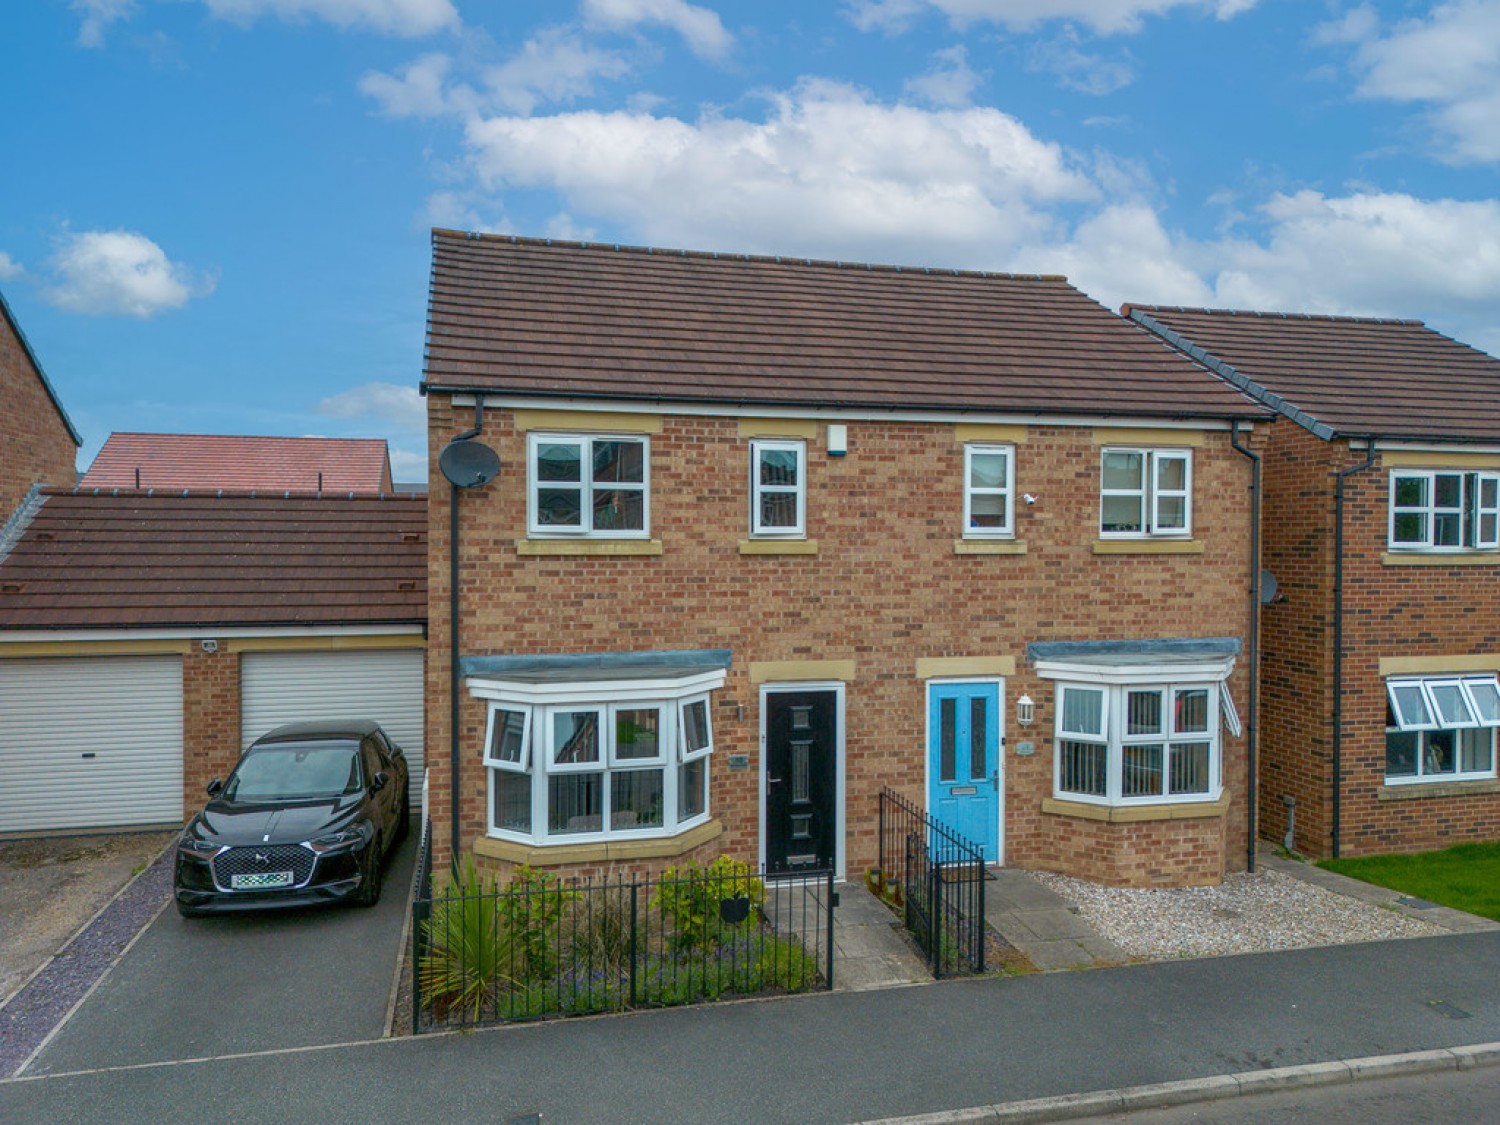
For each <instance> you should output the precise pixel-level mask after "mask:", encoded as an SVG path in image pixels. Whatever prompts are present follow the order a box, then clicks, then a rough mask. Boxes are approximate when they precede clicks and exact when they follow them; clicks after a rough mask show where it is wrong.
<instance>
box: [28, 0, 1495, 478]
mask: <svg viewBox="0 0 1500 1125" xmlns="http://www.w3.org/2000/svg"><path fill="white" fill-rule="evenodd" d="M0 102H3V104H4V105H5V106H6V107H7V110H6V112H5V114H4V115H3V118H0V292H3V293H4V295H5V297H6V300H7V301H8V303H9V304H10V306H11V308H12V310H13V311H14V312H15V313H16V316H17V319H18V320H19V321H20V323H21V326H22V328H23V330H24V331H25V332H26V334H27V336H28V338H29V340H30V342H31V344H32V347H33V350H34V351H35V352H36V353H37V355H38V358H39V359H40V361H41V364H42V367H43V369H44V370H45V371H46V373H47V376H48V378H49V380H50V381H51V382H52V384H53V386H54V387H55V388H56V390H57V391H58V393H59V395H60V397H61V399H62V401H63V404H64V406H65V408H66V409H67V411H68V413H69V415H70V417H71V418H72V420H73V422H74V424H75V426H76V427H77V428H78V430H79V431H80V432H81V434H82V436H83V439H84V445H83V448H82V450H81V452H80V459H79V462H80V467H81V468H83V467H87V465H88V463H89V462H90V461H91V460H92V458H93V455H94V454H95V453H96V452H97V451H98V449H99V446H100V445H101V444H103V441H104V439H105V438H106V437H107V436H108V435H109V433H110V432H112V431H171V432H183V433H238V434H270V435H285V436H301V435H326V436H332V437H383V438H386V439H387V440H388V441H389V442H390V446H391V453H392V462H393V468H394V470H395V475H396V479H397V480H398V481H412V480H420V479H422V478H423V476H424V475H425V443H426V437H425V428H424V404H423V401H422V399H421V397H420V396H419V394H418V391H417V387H418V384H419V383H420V381H421V375H422V348H423V338H424V330H425V318H426V301H427V282H428V275H429V269H430V236H429V231H430V229H431V228H432V227H434V226H441V227H450V228H458V229H464V230H482V231H492V232H499V233H506V234H521V235H530V236H538V237H553V238H567V239H584V240H590V241H601V242H609V243H622V244H632V245H650V246H657V247H666V248H674V249H676V248H685V249H694V250H717V251H725V252H735V253H756V254H780V255H787V256H795V257H813V258H826V259H837V260H842V261H858V262H877V263H884V264H896V265H909V266H941V267H961V268H966V269H982V270H995V271H1002V272H1020V273H1048V274H1064V275H1066V276H1067V277H1068V278H1069V280H1071V281H1072V282H1073V283H1074V284H1075V285H1077V286H1078V287H1079V288H1081V289H1082V290H1083V291H1084V292H1086V293H1088V294H1089V295H1090V296H1091V297H1093V298H1095V299H1096V300H1098V301H1100V302H1101V303H1103V304H1105V305H1107V306H1108V307H1110V308H1112V309H1118V308H1119V306H1120V305H1121V304H1122V303H1124V302H1127V301H1129V302H1135V303H1146V304H1173V305H1179V304H1181V305H1193V306H1209V307H1215V308H1238V309H1258V310H1263V311H1281V312H1319V313H1337V314H1344V315H1359V316H1381V317H1401V318H1416V319H1421V320H1425V321H1426V322H1427V323H1428V324H1430V325H1431V326H1432V327H1434V328H1436V329H1437V330H1439V331H1441V332H1444V333H1447V334H1449V335H1452V336H1454V337H1456V338H1458V339H1460V340H1462V341H1464V342H1465V343H1468V344H1471V345H1473V346H1475V347H1479V348H1482V349H1484V350H1486V351H1489V352H1491V353H1493V354H1500V179H1497V174H1500V0H1445V2H1440V3H1433V2H1431V0H1424V2H1403V0H1389V2H1368V3H1349V2H1344V0H827V2H818V0H800V2H783V0H754V2H730V0H702V2H690V0H551V2H526V0H10V3H9V4H7V10H6V19H5V21H4V26H3V27H0Z"/></svg>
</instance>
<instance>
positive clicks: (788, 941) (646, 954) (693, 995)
mask: <svg viewBox="0 0 1500 1125" xmlns="http://www.w3.org/2000/svg"><path fill="white" fill-rule="evenodd" d="M720 862H721V863H722V862H723V861H720ZM418 886H419V889H420V888H421V880H419V881H418ZM835 901H836V900H835V898H834V891H833V872H832V871H818V872H813V873H811V874H803V875H801V876H799V878H797V879H796V880H795V881H793V880H780V879H766V878H764V877H763V876H761V875H759V874H757V873H755V872H754V870H753V869H751V868H749V867H748V866H746V865H736V866H734V867H733V868H727V869H726V868H724V867H721V866H717V865H710V866H709V867H707V868H693V869H691V870H685V871H684V870H681V869H679V871H678V872H677V873H671V872H669V873H668V874H667V875H664V876H661V877H657V878H650V879H638V880H584V881H573V880H559V879H556V878H553V877H551V876H546V875H542V874H540V873H538V872H536V871H531V870H526V869H522V870H520V871H518V872H517V873H516V874H515V875H514V876H512V878H511V879H510V881H509V882H508V883H506V884H504V885H503V886H502V885H500V884H499V883H498V882H497V881H496V880H495V879H493V878H491V877H486V876H484V875H482V874H480V873H478V872H476V871H475V869H474V867H473V865H472V863H470V864H469V865H467V866H466V867H465V869H464V870H463V871H462V872H461V873H456V874H455V876H454V877H453V878H450V879H449V880H448V881H447V882H446V884H445V885H444V886H441V887H439V888H437V889H435V890H434V889H432V888H431V887H430V886H429V887H428V888H427V893H426V894H422V895H419V897H418V898H417V899H416V901H415V902H414V903H413V909H412V919H413V925H412V969H413V971H412V1029H413V1031H414V1032H420V1031H424V1030H428V1029H431V1028H434V1027H451V1026H472V1025H476V1024H486V1023H498V1022H506V1021H512V1020H528V1019H545V1018H550V1017H557V1016H571V1015H585V1014H590V1013H595V1012H608V1011H619V1010H623V1009H626V1008H647V1007H666V1006H670V1005H675V1004H697V1003H704V1002H707V1001H712V1000H720V999H729V998H738V997H744V996H755V995H765V994H774V993H788V992H805V991H812V990H815V989H828V988H832V986H833V941H832V932H833V907H834V904H835Z"/></svg>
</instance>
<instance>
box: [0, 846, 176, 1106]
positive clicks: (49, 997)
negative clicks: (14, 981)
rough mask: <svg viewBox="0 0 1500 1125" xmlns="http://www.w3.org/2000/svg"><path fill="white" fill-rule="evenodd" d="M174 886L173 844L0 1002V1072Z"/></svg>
mask: <svg viewBox="0 0 1500 1125" xmlns="http://www.w3.org/2000/svg"><path fill="white" fill-rule="evenodd" d="M171 892H172V849H171V848H168V849H167V850H166V851H164V852H162V854H161V855H160V856H158V857H157V858H156V861H155V862H154V863H152V864H151V866H150V867H148V868H147V869H146V870H145V871H144V872H142V873H141V875H140V876H139V877H138V878H137V879H136V880H135V881H134V882H132V883H131V884H129V885H128V886H127V887H126V888H125V889H124V890H123V891H121V892H120V894H119V896H118V897H117V898H116V899H115V900H114V901H113V902H111V903H110V904H109V905H108V906H106V907H105V908H104V910H103V911H101V912H100V914H99V916H98V917H96V918H95V919H94V920H93V921H92V922H90V923H89V925H88V926H87V928H85V929H84V930H83V931H82V932H80V933H79V934H78V935H77V936H76V937H74V938H73V940H72V941H71V942H69V943H68V944H67V946H65V947H64V948H63V949H62V950H61V951H60V952H59V953H58V954H57V955H56V956H55V957H54V958H53V959H52V960H51V961H50V962H49V963H48V964H47V966H46V967H45V968H44V969H42V971H41V972H40V973H38V974H37V975H36V976H35V977H33V978H32V979H31V981H30V982H29V983H28V984H27V985H26V986H25V987H24V988H22V989H21V990H20V991H19V992H17V993H16V994H15V995H14V996H12V997H11V998H10V1000H9V1002H8V1003H7V1004H6V1005H5V1007H3V1008H0V1078H9V1077H12V1076H13V1075H14V1074H15V1073H16V1071H17V1070H18V1069H20V1067H21V1065H22V1064H23V1063H24V1062H25V1061H26V1060H27V1059H28V1058H30V1057H31V1053H32V1052H33V1051H35V1050H36V1049H37V1047H38V1046H39V1045H40V1044H41V1042H42V1041H43V1040H44V1039H46V1038H47V1036H48V1035H50V1034H51V1032H52V1029H53V1028H55V1027H56V1026H57V1025H58V1024H59V1023H60V1022H62V1019H63V1017H64V1016H66V1015H67V1014H68V1012H69V1011H71V1010H72V1008H73V1005H75V1004H77V1003H78V1001H79V1000H81V999H83V997H84V996H85V995H87V993H88V991H89V989H91V988H93V987H94V985H95V983H97V982H98V980H99V979H100V978H101V977H102V976H104V974H105V973H107V972H108V971H109V969H110V967H111V966H112V965H113V964H114V963H115V961H116V960H117V959H118V958H119V956H120V954H121V953H122V952H123V951H124V949H125V947H126V946H127V945H129V944H130V943H131V941H133V940H134V939H135V936H136V935H137V934H139V933H140V932H141V931H142V930H143V929H145V928H146V926H147V924H148V923H150V921H151V919H153V918H154V917H156V915H157V913H158V912H159V911H160V910H161V908H162V906H163V905H164V904H165V903H166V902H167V900H168V899H169V898H170V896H171Z"/></svg>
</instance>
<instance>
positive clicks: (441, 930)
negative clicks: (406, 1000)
mask: <svg viewBox="0 0 1500 1125" xmlns="http://www.w3.org/2000/svg"><path fill="white" fill-rule="evenodd" d="M500 894H501V892H500V888H499V884H498V883H497V882H496V881H495V880H494V879H493V878H486V877H485V876H483V875H482V874H480V872H479V871H478V870H477V869H476V868H475V866H474V857H473V856H468V857H466V859H465V863H464V867H463V869H462V870H461V871H460V870H457V869H455V871H454V874H453V877H452V878H451V879H450V880H449V881H448V884H447V886H446V887H444V888H443V891H442V892H441V893H440V894H439V895H436V896H434V898H433V903H432V915H431V917H429V918H428V919H427V920H426V921H424V922H423V923H422V936H423V939H424V940H423V944H424V946H425V949H424V952H423V953H422V954H421V956H420V958H419V959H418V961H417V966H416V976H417V985H418V988H419V989H420V991H421V996H422V1000H423V1002H424V1003H425V1004H426V1006H427V1007H428V1008H429V1009H431V1010H432V1012H433V1013H434V1014H435V1015H436V1016H438V1018H442V1017H443V1015H444V1013H448V1012H455V1011H456V1012H458V1013H459V1014H460V1016H461V1017H462V1018H464V1019H467V1020H477V1019H479V1016H480V1013H481V1011H482V1010H483V1008H484V1004H485V1001H486V999H487V998H489V997H490V996H492V995H494V993H495V992H496V990H498V989H499V988H501V987H503V986H504V985H506V984H508V983H510V982H511V976H510V972H511V971H512V970H513V969H514V960H515V951H514V948H513V946H512V944H511V941H510V935H509V932H508V931H507V928H506V925H505V922H504V919H503V918H502V917H501V910H500V901H501V900H500Z"/></svg>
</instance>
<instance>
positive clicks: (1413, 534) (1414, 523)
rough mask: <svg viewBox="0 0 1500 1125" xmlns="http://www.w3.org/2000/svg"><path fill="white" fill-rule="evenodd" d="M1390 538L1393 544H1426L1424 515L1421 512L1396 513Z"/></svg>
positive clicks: (1425, 520) (1425, 519) (1425, 517)
mask: <svg viewBox="0 0 1500 1125" xmlns="http://www.w3.org/2000/svg"><path fill="white" fill-rule="evenodd" d="M1391 536H1392V542H1394V543H1425V542H1427V516H1426V514H1425V513H1421V512H1401V513H1398V514H1397V516H1396V518H1395V520H1394V521H1393V523H1392V530H1391Z"/></svg>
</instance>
